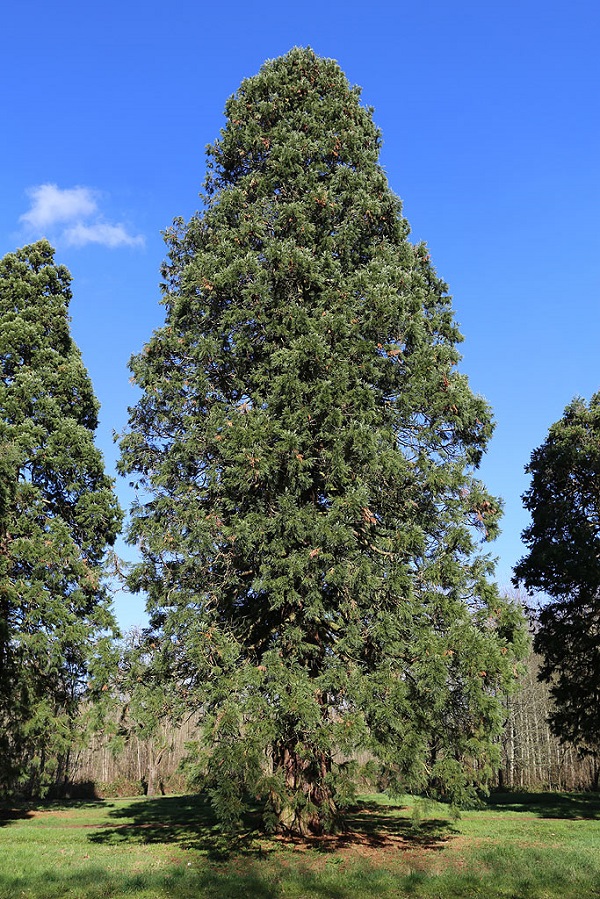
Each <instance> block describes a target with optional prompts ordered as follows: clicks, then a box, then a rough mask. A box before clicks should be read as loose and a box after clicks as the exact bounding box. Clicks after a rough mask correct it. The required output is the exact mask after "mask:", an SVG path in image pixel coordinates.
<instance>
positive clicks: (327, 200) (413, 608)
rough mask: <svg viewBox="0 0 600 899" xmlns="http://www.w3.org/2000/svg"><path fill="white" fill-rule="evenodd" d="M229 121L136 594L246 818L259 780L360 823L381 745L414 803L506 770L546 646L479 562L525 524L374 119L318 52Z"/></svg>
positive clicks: (169, 354) (189, 302) (307, 807)
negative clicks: (506, 738)
mask: <svg viewBox="0 0 600 899" xmlns="http://www.w3.org/2000/svg"><path fill="white" fill-rule="evenodd" d="M226 113H227V122H226V126H225V128H224V129H223V131H222V133H221V136H220V138H219V140H217V141H216V143H215V144H214V145H213V146H212V147H210V148H209V153H208V156H209V161H208V176H207V180H206V193H205V208H204V210H203V211H202V212H201V213H199V214H197V215H195V216H194V217H193V218H192V219H191V221H190V222H189V223H187V225H186V224H184V223H183V222H182V221H177V222H176V223H175V225H174V227H173V228H172V229H171V230H169V231H168V232H167V235H166V240H167V244H168V247H169V257H168V260H167V262H166V263H165V265H164V268H163V276H164V279H165V283H164V305H165V307H166V321H165V325H164V327H162V328H161V329H159V330H158V331H157V332H155V334H154V335H153V337H152V338H151V340H150V341H149V343H148V344H147V345H146V347H145V348H144V350H143V352H142V353H141V354H140V355H139V356H137V357H135V358H134V359H133V360H132V362H131V367H132V371H133V374H134V378H135V381H136V383H137V384H138V385H139V387H140V388H141V390H142V391H143V395H142V398H141V399H140V401H139V402H138V404H137V405H136V406H135V408H133V409H132V410H131V414H130V426H129V430H128V433H127V434H126V435H125V436H124V437H123V440H122V461H121V470H122V472H123V473H127V474H130V475H131V476H132V478H133V480H132V483H134V484H135V485H136V486H137V487H138V488H139V491H140V493H139V500H138V502H137V503H136V505H135V506H134V508H133V513H132V520H131V526H130V530H129V539H130V540H131V542H133V543H136V544H137V545H138V546H139V547H140V549H141V552H142V554H143V561H142V562H141V563H140V564H139V565H137V566H136V567H135V568H134V571H133V573H132V575H131V577H130V586H131V587H132V589H134V590H144V591H146V592H147V594H148V602H149V610H150V612H151V614H152V616H153V623H154V626H155V627H156V631H157V636H158V638H159V641H160V646H161V650H160V652H161V653H162V656H163V659H164V660H165V665H166V668H165V670H169V671H170V677H169V678H168V679H167V681H166V686H165V689H166V690H169V691H171V690H173V687H174V686H175V687H176V688H177V691H178V693H179V697H178V700H177V697H175V696H174V702H177V701H179V705H180V707H181V708H189V707H190V706H192V707H195V708H198V709H201V710H202V711H203V713H204V715H205V720H206V734H207V743H208V747H209V751H210V756H211V762H210V765H207V766H205V770H206V771H207V772H208V776H209V783H210V785H211V789H213V790H215V791H216V793H214V795H215V797H221V798H219V799H218V801H217V800H216V804H217V807H218V808H219V810H220V811H221V813H222V814H223V815H224V816H225V817H227V815H226V813H225V811H224V809H223V806H224V805H226V804H227V802H229V803H230V808H231V810H232V812H234V814H233V815H232V816H230V817H235V814H237V811H236V809H237V806H236V803H237V802H238V800H241V799H243V791H244V789H251V790H254V791H259V792H260V790H261V787H260V784H261V780H260V777H259V776H258V772H257V767H258V769H260V771H261V772H262V773H263V775H264V774H266V775H267V776H269V775H272V776H273V777H274V778H275V780H274V781H273V782H272V783H273V784H274V786H273V789H272V790H271V791H270V805H271V811H272V812H274V813H275V814H276V816H277V820H278V824H279V827H280V829H289V830H296V831H301V832H302V831H305V830H306V829H319V828H322V827H323V826H330V825H331V823H332V821H334V819H335V817H336V808H337V805H338V802H339V800H340V799H341V797H342V796H344V795H346V793H347V779H345V778H344V776H343V773H344V770H345V769H344V766H343V764H342V763H343V761H344V759H345V758H347V757H348V756H350V755H351V754H352V753H354V752H355V750H356V749H357V748H362V749H366V750H368V751H370V752H371V753H374V754H375V755H377V756H378V757H379V758H380V759H382V760H383V761H384V763H385V764H386V766H387V768H388V770H389V772H390V774H389V776H390V778H391V779H392V780H393V782H394V783H395V784H396V786H397V788H398V789H403V788H406V786H407V785H408V784H410V785H411V786H412V787H414V788H418V789H423V790H427V789H429V788H431V789H434V790H435V791H437V792H439V793H447V792H450V793H451V794H452V796H454V795H455V794H456V793H457V792H461V791H464V790H465V789H466V788H467V787H468V785H472V784H474V783H481V782H484V781H485V780H486V778H487V776H488V774H489V772H490V770H491V766H492V765H493V764H495V748H494V745H493V744H494V739H495V737H496V736H497V734H498V732H499V729H500V726H501V721H502V712H501V704H500V695H501V694H502V692H503V691H504V690H505V689H507V688H509V687H510V685H511V684H512V683H513V682H514V680H515V670H516V669H515V660H516V658H517V657H518V656H519V655H520V654H521V653H522V651H523V648H524V644H525V642H526V639H525V636H524V632H523V625H522V619H521V615H520V612H519V611H518V610H517V609H515V608H514V607H513V606H511V605H510V604H509V603H507V602H506V601H505V600H503V599H501V598H500V597H499V596H498V593H497V590H496V588H495V587H494V586H493V585H491V584H490V583H489V581H488V577H489V575H490V573H491V565H490V562H489V561H488V559H487V558H486V557H484V556H481V555H480V554H479V551H478V542H479V540H481V539H483V540H487V539H490V538H492V537H493V536H494V535H495V533H496V532H497V522H498V518H499V515H500V503H499V502H498V501H497V500H495V499H494V498H493V497H491V496H489V495H488V493H487V492H486V490H485V488H484V487H483V485H482V484H481V483H480V482H479V481H478V480H477V479H476V478H475V476H474V470H475V469H476V467H477V465H478V463H479V461H480V458H481V455H482V452H483V451H484V449H485V447H486V444H487V442H488V439H489V437H490V435H491V432H492V421H491V416H490V412H489V409H488V407H487V405H486V403H485V402H484V401H483V400H482V399H481V398H479V397H477V396H475V395H474V394H473V393H472V392H471V390H470V388H469V385H468V383H467V379H466V378H465V377H464V375H461V374H460V373H459V372H458V371H457V369H456V365H457V363H458V361H459V359H460V356H459V353H458V351H457V343H458V342H459V341H460V340H461V339H462V338H461V335H460V334H459V331H458V329H457V327H456V325H455V323H454V321H453V314H452V306H451V301H450V298H449V297H448V295H447V292H446V285H445V284H444V283H443V282H442V281H441V280H440V279H439V278H438V277H437V276H436V274H435V272H434V270H433V268H432V265H431V262H430V259H429V254H428V251H427V249H426V247H425V246H423V245H418V246H413V245H411V244H410V243H409V241H408V239H407V238H408V233H409V227H408V224H407V222H406V220H405V219H404V218H403V217H402V214H401V205H400V201H399V200H398V198H397V197H396V196H395V195H394V194H393V193H392V191H391V190H390V188H389V186H388V183H387V180H386V177H385V174H384V172H383V170H382V169H381V167H380V165H379V163H378V154H379V148H380V134H379V132H378V130H377V128H376V127H375V125H374V124H373V121H372V118H371V111H370V110H368V109H365V108H364V107H362V106H361V105H360V103H359V90H358V89H357V88H350V87H349V85H348V83H347V81H346V78H345V76H344V74H343V73H342V72H341V70H340V69H339V67H338V66H337V64H336V63H335V62H333V61H332V60H325V59H320V58H318V57H317V56H315V54H314V53H312V51H310V50H302V49H294V50H292V51H291V52H290V53H288V54H287V55H286V56H284V57H281V58H279V59H276V60H274V61H271V62H268V63H266V64H265V65H264V66H263V68H262V69H261V71H260V73H259V74H258V75H257V76H256V77H254V78H250V79H248V80H246V81H244V82H243V83H242V85H241V87H240V88H239V90H238V92H237V93H236V94H235V95H234V96H233V97H231V98H230V99H229V101H228V103H227V106H226ZM444 759H455V760H456V759H459V760H461V766H460V770H461V771H462V777H461V778H459V779H458V780H460V785H458V784H457V777H456V775H455V772H454V770H452V776H451V778H450V779H448V778H446V776H445V772H446V771H447V770H449V768H448V765H444V764H442V762H443V760H444ZM233 770H235V772H237V775H236V778H235V779H234V781H233V782H235V783H238V782H239V787H238V788H237V793H236V797H233V796H230V797H229V798H228V799H225V798H223V797H225V796H226V794H227V792H228V791H230V789H231V782H230V780H229V779H230V778H231V777H232V771H233ZM340 778H341V779H340ZM277 785H278V786H277Z"/></svg>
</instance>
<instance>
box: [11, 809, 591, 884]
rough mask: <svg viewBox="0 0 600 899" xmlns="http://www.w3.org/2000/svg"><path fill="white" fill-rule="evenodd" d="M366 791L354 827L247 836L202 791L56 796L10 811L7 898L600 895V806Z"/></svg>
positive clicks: (250, 825)
mask: <svg viewBox="0 0 600 899" xmlns="http://www.w3.org/2000/svg"><path fill="white" fill-rule="evenodd" d="M414 805H415V803H414V801H413V800H412V799H410V798H408V797H407V798H406V799H405V801H403V802H401V803H394V802H391V801H390V800H388V799H387V798H386V797H382V796H369V797H363V800H362V802H361V803H360V805H359V806H357V808H356V809H355V810H354V811H353V814H352V816H351V817H350V819H349V827H348V831H347V832H346V833H344V834H340V835H338V836H336V837H332V838H324V839H320V840H313V841H295V842H292V841H282V840H274V839H269V838H267V837H265V836H263V835H261V834H259V833H258V832H257V831H255V830H253V822H252V821H251V820H249V822H248V827H247V830H246V831H245V833H244V834H243V836H242V838H241V839H239V840H238V841H237V842H236V843H235V844H234V843H232V842H231V841H230V840H228V839H226V838H225V836H224V835H223V834H222V833H221V831H220V829H219V827H218V826H217V824H216V822H215V821H214V819H213V818H212V816H211V814H210V811H209V809H208V807H207V805H206V803H205V802H204V801H203V800H202V799H201V798H199V797H164V798H160V799H154V800H146V799H139V798H136V799H130V800H113V801H106V802H89V803H86V802H69V803H63V804H58V803H52V804H46V805H40V806H37V807H31V808H27V807H20V808H18V809H5V810H4V811H3V812H0V897H1V899H9V897H10V899H13V897H30V899H59V897H73V899H75V897H76V899H99V897H111V899H113V897H119V896H136V897H138V899H167V897H173V899H183V897H207V899H208V897H210V899H221V897H224V899H226V897H232V899H234V897H235V899H244V897H251V899H255V897H256V899H279V897H286V899H312V897H315V899H345V897H348V899H373V897H378V899H387V897H390V899H391V897H395V899H402V897H427V899H434V897H439V899H452V897H478V896H481V897H486V899H487V897H492V899H494V897H504V899H552V897H561V899H580V897H593V896H599V895H600V851H599V850H600V800H599V799H598V797H594V796H592V795H589V796H585V795H573V796H568V795H563V796H559V795H556V794H554V795H550V794H545V795H543V794H542V795H535V796H534V795H532V796H517V795H513V796H503V797H495V798H494V799H493V800H492V801H491V802H490V803H488V804H487V805H486V806H485V807H484V808H482V809H480V810H474V811H467V812H464V813H463V815H462V816H461V818H460V820H458V821H452V818H451V816H450V815H449V810H448V808H447V807H446V806H443V805H422V804H419V803H418V801H417V805H418V813H417V814H414Z"/></svg>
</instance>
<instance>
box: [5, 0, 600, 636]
mask: <svg viewBox="0 0 600 899" xmlns="http://www.w3.org/2000/svg"><path fill="white" fill-rule="evenodd" d="M599 38H600V7H599V6H598V5H597V2H595V0H583V2H581V0H580V2H578V0H574V2H569V3H567V2H563V0H557V2H554V3H553V2H551V0H545V2H540V0H520V2H517V0H505V2H503V3H493V2H481V0H480V2H462V0H455V2H453V3H449V2H442V0H435V2H427V0H423V2H421V3H415V2H414V0H411V2H405V0H398V2H378V0H373V2H371V3H370V4H366V3H358V2H354V0H349V2H345V3H341V2H338V0H330V2H329V3H323V2H318V3H317V2H314V0H307V2H304V3H303V4H293V5H292V4H289V5H288V4H281V3H275V2H262V3H261V2H260V0H256V2H255V3H254V4H249V3H241V2H238V0H232V2H229V3H227V4H221V5H219V4H206V3H203V2H193V3H192V2H188V0H184V2H180V3H178V4H174V5H171V6H170V7H167V4H165V3H164V2H161V3H157V2H155V0H145V2H143V3H141V2H138V0H120V2H119V3H117V2H115V0H104V2H103V3H98V2H95V0H90V2H88V3H86V4H82V3H81V2H79V0H78V2H76V3H75V2H71V0H61V2H59V3H56V4H49V3H42V2H39V0H20V3H18V4H16V3H12V4H9V5H8V6H7V8H6V9H5V10H4V12H3V24H2V37H1V38H0V40H1V42H2V52H1V53H0V84H1V85H2V87H1V88H0V90H1V95H2V107H1V108H2V119H3V132H4V136H3V140H2V141H1V142H0V195H1V198H2V203H1V204H0V254H1V255H4V253H7V252H11V251H12V250H14V249H15V248H16V247H18V246H22V245H23V244H25V243H28V242H31V241H32V240H34V239H37V238H39V237H41V236H47V237H48V238H49V239H50V240H51V241H52V242H53V243H54V245H55V246H56V248H57V256H56V258H57V261H59V262H62V263H64V264H66V265H67V266H68V267H69V269H70V270H71V273H72V275H73V292H74V298H73V302H72V306H71V314H72V324H73V334H74V337H75V339H76V340H77V342H78V344H79V346H80V347H81V350H82V353H83V356H84V360H85V363H86V365H87V367H88V369H89V371H90V374H91V376H92V379H93V382H94V387H95V391H96V394H97V396H98V398H99V399H100V401H101V403H102V412H101V427H100V430H99V434H98V442H99V444H100V446H101V448H102V449H103V451H104V453H105V456H106V459H107V466H108V468H109V470H111V471H112V470H113V469H114V461H115V458H116V455H117V452H116V449H115V447H114V445H113V442H112V431H113V429H114V430H117V431H118V430H120V429H122V428H123V427H124V424H125V422H126V418H127V411H126V410H127V406H128V404H131V403H133V402H134V401H135V398H136V394H135V392H134V389H133V388H132V387H131V386H130V384H129V372H128V370H127V360H128V358H129V356H130V355H131V354H132V353H133V352H136V351H139V350H140V349H141V347H142V346H143V344H144V342H145V341H146V340H147V339H148V337H149V336H150V334H151V332H152V330H153V329H154V328H156V327H158V326H159V325H160V324H161V322H162V308H161V307H160V306H159V305H158V300H159V297H160V293H159V289H158V284H159V281H160V275H159V266H160V263H161V261H162V259H163V256H164V250H163V243H162V238H161V234H160V232H161V230H163V229H164V228H166V227H168V226H169V224H170V223H171V221H172V219H173V218H174V217H175V216H180V215H181V216H184V217H186V218H187V217H189V216H190V215H191V214H192V213H193V212H194V211H195V210H196V209H197V208H198V206H199V200H198V198H197V195H198V191H199V190H200V188H201V184H202V181H203V178H204V171H205V158H204V148H205V146H206V144H207V143H209V142H211V141H213V140H214V139H215V137H216V136H217V134H218V131H219V128H220V127H221V126H222V124H223V117H222V111H223V107H224V104H225V100H226V98H227V97H228V96H229V95H230V94H231V93H233V92H234V91H235V90H236V88H237V87H238V85H239V83H240V81H241V80H242V78H245V77H247V76H250V75H253V74H254V73H255V72H257V71H258V69H259V68H260V66H261V64H262V62H263V61H264V60H265V59H268V58H272V57H275V56H279V55H280V54H282V53H285V52H286V51H287V50H289V49H290V47H292V46H294V45H302V46H306V45H310V46H312V47H313V49H314V50H315V51H316V52H317V53H319V54H320V55H322V56H328V57H333V58H334V59H337V60H338V62H339V63H340V65H341V67H342V68H343V69H344V71H345V72H346V74H347V76H348V78H349V80H350V81H351V83H353V84H359V85H361V86H362V88H363V100H364V102H365V103H366V104H369V105H371V106H373V107H374V108H375V113H374V118H375V121H376V122H377V124H378V125H379V127H380V128H381V130H382V132H383V139H384V147H383V153H382V163H383V165H384V167H385V169H386V171H387V174H388V177H389V180H390V184H391V186H392V188H393V189H394V190H395V192H396V193H397V194H398V195H399V196H400V197H401V198H402V200H403V202H404V212H405V215H406V217H407V218H408V220H409V222H410V223H411V226H412V233H413V239H414V240H425V241H427V243H428V245H429V247H430V251H431V255H432V259H433V261H434V264H435V266H436V269H437V271H438V273H439V274H440V276H441V277H443V278H444V279H445V280H446V281H447V282H448V284H449V286H450V292H451V293H452V295H453V297H454V307H455V311H456V317H457V320H458V321H459V323H460V325H461V327H462V331H463V333H464V335H465V342H464V344H463V346H462V351H463V355H464V360H463V365H462V369H463V371H465V372H466V373H467V374H468V375H469V378H470V380H471V384H472V387H473V389H474V390H475V391H476V392H478V393H481V394H483V395H484V396H485V397H486V398H487V400H488V401H489V402H490V404H491V405H492V407H493V409H494V414H495V418H496V421H497V428H496V433H495V436H494V439H493V441H492V444H491V448H490V451H489V453H488V454H487V457H486V459H485V461H484V464H483V465H482V469H481V476H482V478H483V480H484V481H485V482H486V484H487V485H488V487H489V488H490V489H491V490H492V491H493V492H494V493H496V494H497V495H500V496H502V497H503V499H504V501H505V510H506V511H505V517H504V524H503V534H502V536H501V537H500V539H499V540H498V541H497V542H496V544H495V545H494V548H493V552H494V554H495V555H497V556H498V558H499V561H498V568H497V577H498V581H499V583H500V584H501V585H507V584H508V583H509V580H510V575H511V569H512V566H513V565H514V564H515V562H516V561H517V560H518V559H519V557H520V556H521V555H522V553H523V551H524V549H523V546H522V544H521V543H520V533H521V531H522V529H523V527H524V526H525V525H526V523H527V516H526V514H525V512H524V511H523V509H522V506H521V501H520V495H521V494H522V493H523V491H524V490H525V489H526V487H527V478H526V476H525V474H524V472H523V467H524V465H525V464H526V463H527V461H528V459H529V455H530V453H531V451H532V449H533V448H534V447H536V446H537V445H539V444H540V443H541V442H542V441H543V439H544V437H545V434H546V432H547V429H548V427H549V425H550V424H551V423H552V422H554V421H555V420H557V419H558V418H559V417H560V415H561V414H562V410H563V408H564V406H565V405H566V404H567V403H568V402H569V400H570V399H571V398H572V397H573V396H574V395H582V396H585V397H589V396H590V395H591V394H592V393H593V392H594V391H596V390H598V389H599V388H600V359H599V354H598V335H599V334H600V302H599V300H600V252H599V251H600V228H599V224H600V223H599V210H600V174H599V160H600V102H599V97H600V90H599V88H600V64H599V61H598V41H599ZM119 493H120V496H121V499H122V502H123V503H124V505H126V506H127V505H128V503H129V494H128V489H127V485H126V484H125V483H120V485H119ZM127 553H128V555H131V550H128V551H127ZM116 608H117V613H118V617H119V620H120V621H121V623H122V625H123V627H129V626H130V625H132V624H136V623H141V622H143V620H144V614H143V598H141V597H129V596H125V595H120V596H117V599H116Z"/></svg>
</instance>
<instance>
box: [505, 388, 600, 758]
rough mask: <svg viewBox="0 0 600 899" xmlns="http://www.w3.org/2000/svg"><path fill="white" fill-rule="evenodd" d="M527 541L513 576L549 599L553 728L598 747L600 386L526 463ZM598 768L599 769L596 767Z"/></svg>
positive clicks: (540, 641)
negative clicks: (553, 703) (528, 516)
mask: <svg viewBox="0 0 600 899" xmlns="http://www.w3.org/2000/svg"><path fill="white" fill-rule="evenodd" d="M526 471H527V472H528V473H529V474H530V475H531V486H530V487H529V490H528V491H527V492H526V493H525V494H524V496H523V501H524V504H525V508H526V509H527V510H528V511H529V512H530V513H531V524H530V525H529V527H527V528H526V529H525V531H524V532H523V541H524V543H525V544H526V546H527V547H528V549H529V552H528V554H527V555H526V556H525V557H524V558H523V559H521V561H520V562H519V564H518V565H517V566H516V568H515V582H519V581H520V582H522V583H523V584H524V585H525V587H526V588H527V590H529V591H530V592H531V591H542V592H544V593H546V594H547V595H548V596H549V597H551V600H550V601H549V602H548V603H546V604H545V605H544V606H543V607H542V609H541V611H540V613H539V617H538V622H537V627H536V634H535V647H536V650H537V652H539V653H540V654H541V655H542V656H543V659H544V663H543V665H542V669H541V676H542V678H543V679H544V680H546V681H548V682H549V683H550V684H551V688H550V689H551V693H552V696H553V698H554V700H555V708H554V709H553V711H552V713H551V716H550V720H551V724H552V727H553V730H554V732H555V733H556V735H557V736H559V737H562V738H563V739H564V740H567V741H570V742H572V743H575V744H576V745H577V746H578V747H580V749H581V750H582V751H584V752H586V751H587V752H591V753H593V754H595V755H596V756H598V753H599V752H600V393H596V394H595V395H594V396H593V397H592V399H591V400H590V402H589V405H588V404H586V403H585V401H584V400H582V399H575V400H574V401H573V402H572V403H571V404H570V405H569V406H567V408H566V409H565V412H564V414H563V417H562V418H561V419H560V421H558V422H556V423H555V424H553V425H552V427H551V428H550V431H549V433H548V437H547V438H546V440H545V441H544V443H543V444H542V446H540V447H539V448H538V449H536V450H534V452H533V453H532V455H531V461H530V463H529V465H528V466H527V468H526ZM597 770H600V769H598V768H597Z"/></svg>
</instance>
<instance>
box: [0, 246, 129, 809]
mask: <svg viewBox="0 0 600 899" xmlns="http://www.w3.org/2000/svg"><path fill="white" fill-rule="evenodd" d="M53 252H54V251H53V250H52V247H51V246H50V245H49V244H48V243H47V241H40V242H39V243H36V244H34V245H32V246H28V247H25V248H23V249H21V250H18V251H17V252H16V253H10V254H9V255H7V256H5V257H4V258H3V259H2V260H1V261H0V446H1V448H2V452H1V455H0V793H1V794H8V793H10V792H11V791H14V790H21V791H27V792H34V793H39V792H41V791H43V790H44V789H45V787H47V786H48V784H49V783H51V782H52V781H53V780H54V779H55V777H56V776H57V764H58V762H59V760H60V758H61V757H62V758H64V757H65V755H66V754H67V753H68V751H69V747H70V744H71V741H72V739H73V733H74V721H75V718H76V715H77V710H78V707H79V701H80V699H81V698H82V696H83V695H84V694H85V692H86V684H87V682H88V680H90V679H94V676H95V675H98V676H99V677H100V685H101V684H102V682H103V678H102V676H101V672H102V669H103V667H104V665H105V664H106V663H107V660H108V655H109V646H110V639H111V633H112V630H113V627H114V620H113V617H112V614H111V612H110V603H109V598H108V596H107V593H106V590H105V587H104V586H103V582H102V577H101V575H102V566H103V559H104V555H105V551H106V549H107V547H109V546H110V545H111V544H112V543H113V542H114V539H115V535H116V533H117V530H118V528H119V525H120V521H121V513H120V510H119V507H118V504H117V501H116V499H115V497H114V495H113V490H112V482H111V481H110V480H109V479H108V478H107V476H106V475H105V473H104V468H103V461H102V457H101V455H100V452H99V451H98V450H97V449H96V447H95V446H94V442H93V437H94V431H95V428H96V425H97V412H98V403H97V401H96V399H95V397H94V394H93V392H92V385H91V383H90V379H89V377H88V374H87V372H86V370H85V368H84V366H83V364H82V361H81V356H80V353H79V350H78V349H77V347H76V346H75V344H74V342H73V340H72V338H71V336H70V331H69V318H68V311H67V310H68V305H69V300H70V298H71V291H70V286H69V285H70V275H69V272H68V271H67V270H66V268H64V267H63V266H57V265H55V264H54V260H53Z"/></svg>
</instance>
